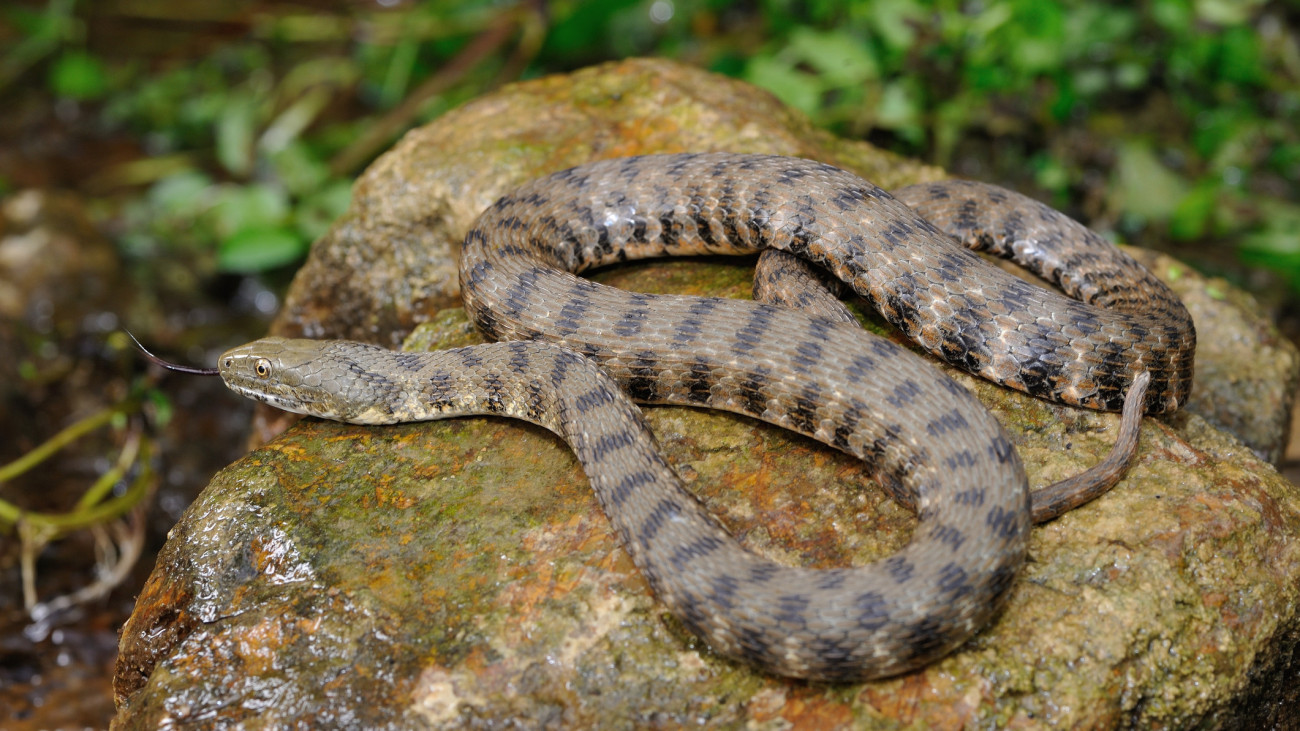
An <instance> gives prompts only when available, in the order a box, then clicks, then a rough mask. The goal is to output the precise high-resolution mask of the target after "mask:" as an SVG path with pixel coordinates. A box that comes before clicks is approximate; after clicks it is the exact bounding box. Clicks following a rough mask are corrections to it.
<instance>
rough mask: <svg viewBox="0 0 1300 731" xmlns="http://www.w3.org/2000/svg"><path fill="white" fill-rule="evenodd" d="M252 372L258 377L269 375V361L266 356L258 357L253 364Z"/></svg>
mask: <svg viewBox="0 0 1300 731" xmlns="http://www.w3.org/2000/svg"><path fill="white" fill-rule="evenodd" d="M253 372H254V373H256V374H257V377H258V378H268V377H270V375H271V361H269V360H267V359H266V358H258V359H257V362H256V363H254V364H253Z"/></svg>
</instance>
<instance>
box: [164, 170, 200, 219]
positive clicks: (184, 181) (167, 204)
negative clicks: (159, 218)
mask: <svg viewBox="0 0 1300 731" xmlns="http://www.w3.org/2000/svg"><path fill="white" fill-rule="evenodd" d="M214 192H215V190H214V188H213V186H212V179H211V178H209V177H208V176H207V175H204V174H203V173H201V172H199V171H197V170H186V171H184V172H179V173H176V174H174V175H168V176H167V177H165V178H163V179H162V180H159V181H158V182H157V183H155V184H154V185H153V187H151V188H150V189H149V204H150V205H151V206H153V207H154V208H156V209H158V211H159V213H161V214H162V215H164V216H167V217H170V218H192V217H194V216H197V215H199V214H200V213H201V212H202V211H203V210H204V209H205V208H207V207H208V204H209V201H210V200H211V198H212V195H213V193H214Z"/></svg>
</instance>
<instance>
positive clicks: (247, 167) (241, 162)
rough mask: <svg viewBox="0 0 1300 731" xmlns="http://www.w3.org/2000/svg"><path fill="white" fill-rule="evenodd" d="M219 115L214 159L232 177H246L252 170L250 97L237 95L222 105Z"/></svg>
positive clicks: (253, 121)
mask: <svg viewBox="0 0 1300 731" xmlns="http://www.w3.org/2000/svg"><path fill="white" fill-rule="evenodd" d="M220 114H221V116H219V117H218V118H217V160H218V161H220V162H221V165H222V167H224V168H225V169H227V170H229V171H230V172H231V173H233V174H235V175H238V176H241V177H242V176H245V175H248V173H249V172H250V171H251V170H252V169H253V136H254V134H255V129H254V127H255V125H256V123H257V120H256V116H255V115H256V104H255V103H254V102H253V99H252V98H251V97H249V96H247V95H244V94H238V95H236V96H235V97H234V98H233V99H230V100H228V101H227V102H226V104H225V105H224V106H223V107H222V110H221V113H220Z"/></svg>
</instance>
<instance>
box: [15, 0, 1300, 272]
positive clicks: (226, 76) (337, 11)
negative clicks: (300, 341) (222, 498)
mask: <svg viewBox="0 0 1300 731" xmlns="http://www.w3.org/2000/svg"><path fill="white" fill-rule="evenodd" d="M155 5H156V7H153V6H155ZM182 5H186V4H182ZM231 5H232V6H234V7H236V8H237V9H232V10H229V11H226V12H224V13H223V12H221V11H215V10H210V11H207V12H211V13H213V14H212V15H209V16H207V17H205V18H203V19H198V20H196V19H193V18H186V17H184V13H186V12H191V11H187V10H186V9H185V8H184V7H178V8H174V9H170V10H169V9H168V7H167V6H166V5H165V4H163V3H144V2H140V1H137V2H135V3H127V2H125V0H116V1H113V0H107V1H105V2H102V3H101V2H96V3H95V4H93V5H92V4H91V3H88V2H83V3H80V4H77V3H75V0H50V1H49V2H48V3H46V4H44V5H35V6H30V7H25V8H16V9H9V10H6V11H0V12H3V13H4V15H3V16H0V17H2V18H3V22H4V23H5V24H6V27H7V29H8V32H7V34H6V35H7V36H8V37H9V38H10V40H12V41H14V42H12V43H10V44H8V46H7V50H4V51H2V52H0V56H2V58H0V94H8V93H12V91H13V90H12V88H11V87H12V86H13V85H14V84H15V83H16V82H17V81H18V80H20V79H34V78H39V79H43V83H44V88H43V92H42V93H44V94H47V95H48V96H49V97H51V99H52V100H56V101H58V103H65V102H67V101H69V100H71V101H74V102H76V103H78V104H81V105H88V108H91V109H93V110H94V113H95V115H96V116H97V119H98V120H99V121H100V123H101V124H103V125H104V126H105V127H106V128H107V129H110V130H114V131H117V132H119V133H122V134H127V135H132V136H134V138H136V139H138V140H139V144H140V147H141V150H142V153H143V154H142V155H141V157H140V159H138V160H136V161H134V162H132V163H128V164H124V165H122V166H121V167H120V168H119V169H117V170H115V171H114V175H115V177H114V180H116V181H117V182H119V183H122V184H126V185H128V186H134V188H135V189H138V190H140V191H141V194H140V195H138V196H135V197H134V198H132V199H131V200H130V201H129V203H128V204H127V205H126V206H125V208H124V212H123V220H124V222H125V225H124V228H123V230H124V232H125V233H124V234H123V236H122V240H123V243H124V245H125V246H126V247H127V249H128V250H129V251H131V252H134V253H136V254H140V255H145V254H149V253H151V252H157V251H160V250H164V249H167V248H168V247H187V248H189V249H191V250H194V251H198V252H211V253H210V260H211V262H212V263H213V265H214V266H215V267H217V268H220V269H223V270H228V271H239V272H256V271H264V270H267V269H271V268H274V267H279V266H281V265H285V264H288V263H292V262H294V261H296V260H298V259H299V258H300V257H301V256H302V255H303V252H304V251H305V249H306V246H307V245H308V243H309V242H310V241H311V240H313V239H314V238H316V237H317V236H319V235H320V234H321V233H322V232H323V231H324V230H325V229H326V227H327V226H328V225H329V222H330V221H331V220H332V219H333V218H334V217H335V216H337V215H338V214H339V213H340V212H341V211H342V210H343V208H344V207H345V206H346V203H347V199H348V181H349V180H350V179H351V178H352V177H353V176H355V174H356V173H357V172H358V170H359V169H360V167H361V166H362V165H364V163H366V162H367V161H369V160H370V159H373V157H374V156H375V155H377V154H378V153H379V152H381V151H382V150H383V149H384V148H385V147H386V146H387V145H389V144H391V142H392V141H393V140H394V139H395V138H396V136H397V135H398V134H400V132H401V131H403V130H404V129H406V128H409V127H410V126H413V125H415V124H419V123H422V122H424V121H426V120H428V119H431V118H433V117H435V116H437V115H438V114H441V113H442V112H444V111H446V110H447V109H450V108H452V107H454V106H455V105H457V104H460V103H462V102H464V101H465V100H467V99H470V98H472V97H474V96H476V95H479V94H481V93H483V92H484V91H486V90H488V89H490V88H492V87H494V86H497V85H499V84H501V83H504V82H506V81H510V80H514V79H517V78H528V77H535V76H538V75H542V74H545V73H551V72H556V71H566V70H571V69H574V68H577V67H580V66H583V65H587V64H590V63H595V62H599V61H602V60H607V59H612V58H621V57H626V56H629V55H640V54H654V55H664V56H671V57H675V58H679V59H682V60H684V61H687V62H690V63H694V64H697V65H700V66H703V67H706V68H710V69H713V70H715V71H718V72H721V73H725V74H729V75H732V76H736V77H738V78H742V79H745V80H747V81H750V82H752V83H754V84H757V85H759V86H762V87H765V88H767V89H769V90H771V91H772V92H773V93H774V94H776V95H777V96H778V97H780V98H781V99H782V100H784V101H785V102H786V103H788V104H790V105H792V106H794V107H797V108H799V109H801V110H803V111H804V112H806V113H807V114H809V115H810V116H811V117H812V118H813V119H814V120H815V121H816V122H817V123H818V124H820V125H823V126H826V127H828V128H830V129H833V130H835V131H836V132H838V133H840V134H843V135H848V136H854V137H861V138H866V139H869V140H871V141H872V142H875V143H876V144H879V145H882V146H885V147H889V148H892V149H895V150H897V151H900V152H903V153H906V154H910V155H915V156H919V157H922V158H925V159H927V160H930V161H933V162H936V163H938V164H941V165H944V166H947V167H949V168H950V169H952V170H954V172H957V173H958V174H965V175H970V176H973V177H981V178H985V179H989V180H994V181H1000V182H1003V183H1005V184H1010V185H1013V186H1015V187H1020V188H1022V189H1024V188H1029V189H1032V190H1031V192H1036V193H1037V194H1038V195H1041V196H1044V197H1046V198H1047V199H1049V200H1050V201H1052V202H1053V203H1055V204H1057V205H1061V206H1064V207H1065V208H1067V210H1069V211H1070V212H1071V213H1074V214H1076V215H1081V216H1083V217H1085V218H1087V219H1089V220H1090V221H1091V222H1092V223H1093V225H1095V226H1100V227H1102V228H1107V229H1114V230H1117V231H1118V232H1119V233H1120V234H1122V235H1124V236H1125V237H1128V238H1135V239H1139V240H1142V241H1144V242H1147V243H1149V242H1151V241H1152V240H1162V239H1166V238H1167V239H1172V240H1174V241H1204V242H1213V241H1217V240H1230V241H1233V242H1236V243H1237V244H1238V245H1239V249H1238V254H1239V257H1240V258H1242V259H1244V260H1247V261H1249V262H1251V263H1254V264H1260V265H1264V266H1268V267H1272V268H1274V269H1276V270H1278V271H1280V272H1282V273H1283V274H1284V275H1285V276H1286V277H1288V278H1290V280H1291V281H1292V283H1293V285H1294V286H1295V287H1296V288H1297V289H1298V290H1300V206H1297V204H1296V200H1297V198H1300V196H1297V192H1300V132H1298V131H1297V125H1296V124H1295V120H1296V119H1300V39H1298V35H1297V30H1296V29H1297V27H1300V23H1297V22H1296V21H1297V20H1298V19H1300V9H1298V8H1297V7H1296V6H1295V5H1294V4H1287V3H1283V2H1263V1H1262V0H1144V1H1142V2H1138V3H1121V2H1102V1H1100V0H1093V1H1091V2H1065V1H1064V0H978V1H974V2H971V1H967V2H960V3H959V2H955V0H876V1H875V2H853V1H850V0H748V1H739V0H737V1H733V0H553V1H552V2H544V1H543V0H532V1H517V2H507V1H505V0H469V1H465V2H461V1H457V0H422V1H418V2H417V1H415V0H408V1H407V2H386V3H375V4H366V3H361V2H348V1H345V0H338V2H335V3H330V2H318V3H316V4H315V7H313V8H312V9H311V10H304V9H303V8H302V7H299V6H296V5H293V4H289V3H282V2H275V1H273V0H263V1H261V2H258V1H257V0H248V1H247V2H244V3H238V4H235V3H232V4H231ZM383 5H393V7H383ZM135 6H151V7H152V12H153V13H155V15H152V16H150V18H151V20H152V22H153V23H154V25H155V26H156V25H157V22H158V18H159V17H162V18H167V19H170V20H172V21H175V22H177V23H186V24H187V27H198V28H200V29H202V28H203V27H204V23H205V22H207V23H210V24H211V28H212V32H211V34H210V36H204V35H203V34H202V32H200V33H199V34H198V35H197V36H196V38H195V40H194V42H193V43H189V44H182V45H181V46H179V47H172V48H170V49H167V50H166V51H164V52H161V53H156V54H155V55H152V56H147V55H141V54H138V53H131V52H130V51H129V50H127V49H123V48H121V47H119V46H118V45H117V44H115V43H114V42H113V41H112V40H111V39H108V38H101V37H98V36H97V35H96V32H97V29H99V28H104V27H108V26H110V25H112V24H113V23H117V25H116V26H113V27H115V28H116V27H118V26H120V25H121V24H122V23H124V22H125V23H127V24H128V25H129V21H130V19H131V17H130V16H131V14H132V13H133V12H138V11H133V10H130V8H133V7H135ZM169 13H172V14H171V15H169ZM232 26H233V27H235V28H236V29H237V31H238V32H236V33H232V32H231V27H232ZM218 30H219V31H220V33H218Z"/></svg>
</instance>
